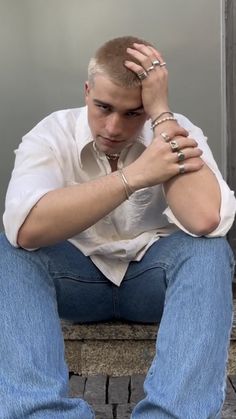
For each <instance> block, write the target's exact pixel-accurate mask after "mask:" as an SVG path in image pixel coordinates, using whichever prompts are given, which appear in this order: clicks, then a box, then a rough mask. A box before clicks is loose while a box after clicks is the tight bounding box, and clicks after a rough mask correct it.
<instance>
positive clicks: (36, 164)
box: [3, 134, 63, 247]
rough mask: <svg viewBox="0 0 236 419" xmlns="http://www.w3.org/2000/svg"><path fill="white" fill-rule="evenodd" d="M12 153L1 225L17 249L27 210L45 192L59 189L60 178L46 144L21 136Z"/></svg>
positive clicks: (51, 151) (61, 176)
mask: <svg viewBox="0 0 236 419" xmlns="http://www.w3.org/2000/svg"><path fill="white" fill-rule="evenodd" d="M15 154H16V158H15V166H14V170H13V172H12V176H11V180H10V183H9V186H8V190H7V194H6V201H5V212H4V214H3V224H4V228H5V233H6V236H7V238H8V240H9V241H10V243H11V244H12V245H13V246H15V247H18V244H17V235H18V231H19V229H20V227H21V225H22V224H23V222H24V221H25V219H26V217H27V215H28V214H29V212H30V210H31V209H32V208H33V207H34V205H35V204H36V203H37V202H38V201H39V199H40V198H42V196H43V195H45V194H46V193H47V192H49V191H52V190H54V189H57V188H60V187H62V186H63V175H62V170H61V167H60V163H59V161H58V160H57V158H56V155H55V153H54V152H53V150H52V149H51V148H50V145H49V144H47V143H46V142H44V141H43V139H42V138H40V137H37V135H33V134H28V135H26V136H25V137H23V141H22V143H21V144H20V146H19V148H18V149H17V150H16V151H15Z"/></svg>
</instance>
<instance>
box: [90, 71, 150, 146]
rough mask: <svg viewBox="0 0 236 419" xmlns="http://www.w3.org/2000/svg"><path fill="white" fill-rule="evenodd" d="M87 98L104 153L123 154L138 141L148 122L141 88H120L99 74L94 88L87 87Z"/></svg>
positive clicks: (97, 140)
mask: <svg viewBox="0 0 236 419" xmlns="http://www.w3.org/2000/svg"><path fill="white" fill-rule="evenodd" d="M85 99H86V104H87V106H88V123H89V126H90V129H91V132H92V135H93V139H94V141H95V143H96V146H97V148H98V149H99V150H100V151H103V152H104V153H107V154H113V153H119V152H120V151H121V150H123V148H125V147H127V146H128V145H130V144H132V143H134V142H135V141H136V139H137V137H138V135H139V134H140V132H141V130H142V127H143V124H144V123H145V121H146V119H147V115H146V113H145V112H144V109H143V106H142V98H141V88H140V87H134V88H129V89H128V88H124V87H120V86H117V85H116V84H114V83H112V81H111V80H110V79H108V78H107V77H105V76H102V75H96V76H95V80H94V83H93V85H89V84H88V83H86V85H85Z"/></svg>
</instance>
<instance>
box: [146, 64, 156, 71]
mask: <svg viewBox="0 0 236 419" xmlns="http://www.w3.org/2000/svg"><path fill="white" fill-rule="evenodd" d="M154 68H155V66H154V65H151V66H150V67H148V68H147V70H146V72H147V73H149V71H152V70H154Z"/></svg>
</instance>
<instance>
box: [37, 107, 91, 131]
mask: <svg viewBox="0 0 236 419" xmlns="http://www.w3.org/2000/svg"><path fill="white" fill-rule="evenodd" d="M84 113H85V107H80V108H70V109H60V110H57V111H54V112H52V113H50V114H49V115H47V116H46V117H45V118H43V119H42V120H41V121H40V122H39V123H38V124H37V125H36V127H39V126H45V125H49V126H50V125H51V124H58V125H71V124H75V123H76V121H77V120H78V118H79V117H80V116H82V115H83V114H84Z"/></svg>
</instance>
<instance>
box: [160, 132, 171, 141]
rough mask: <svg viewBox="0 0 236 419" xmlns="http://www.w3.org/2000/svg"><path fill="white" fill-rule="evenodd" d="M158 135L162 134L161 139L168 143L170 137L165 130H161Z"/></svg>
mask: <svg viewBox="0 0 236 419" xmlns="http://www.w3.org/2000/svg"><path fill="white" fill-rule="evenodd" d="M160 135H161V136H162V138H163V140H164V141H165V142H166V143H168V141H170V137H169V135H168V134H167V133H166V132H161V133H160Z"/></svg>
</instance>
